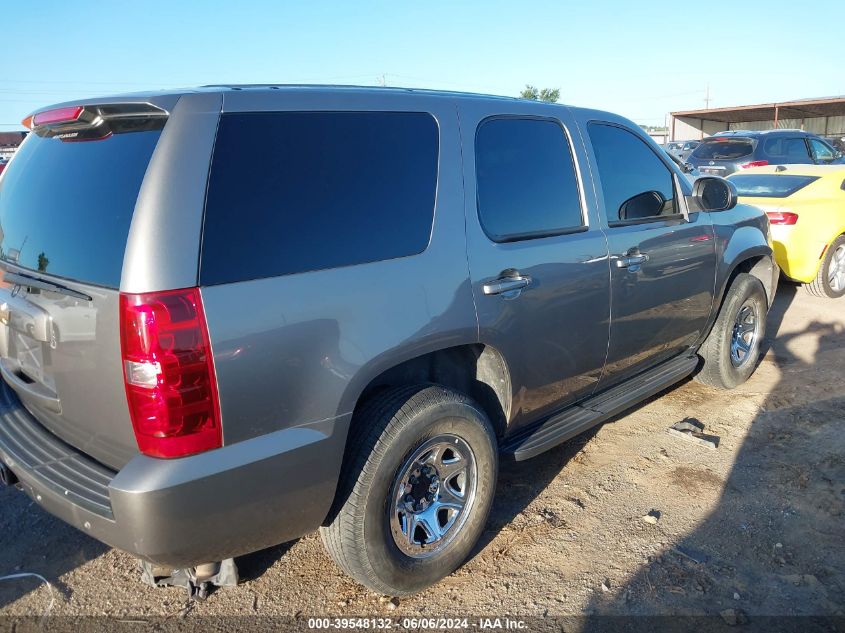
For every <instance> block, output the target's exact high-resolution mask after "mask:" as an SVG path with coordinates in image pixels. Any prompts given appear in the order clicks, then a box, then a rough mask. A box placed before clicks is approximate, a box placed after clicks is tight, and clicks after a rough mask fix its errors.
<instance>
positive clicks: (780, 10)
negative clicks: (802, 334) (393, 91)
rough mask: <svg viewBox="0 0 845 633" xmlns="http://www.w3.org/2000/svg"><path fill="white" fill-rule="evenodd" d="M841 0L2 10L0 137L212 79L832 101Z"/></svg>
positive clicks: (161, 4)
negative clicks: (80, 102)
mask: <svg viewBox="0 0 845 633" xmlns="http://www.w3.org/2000/svg"><path fill="white" fill-rule="evenodd" d="M841 12H842V4H841V0H814V1H813V2H808V3H806V4H805V3H795V2H779V1H777V0H768V1H765V2H762V1H753V0H734V1H732V2H719V1H718V0H711V1H709V2H706V1H705V2H701V1H691V2H690V1H683V0H675V1H673V2H663V1H654V2H649V1H643V0H641V1H638V2H630V1H629V2H623V1H609V0H608V1H604V2H603V1H601V0H580V1H578V2H565V1H558V2H540V1H528V0H523V1H521V2H499V1H497V0H487V1H485V2H478V1H466V2H460V1H458V0H453V1H451V2H448V1H441V0H426V1H417V2H408V1H404V0H393V1H392V2H387V1H369V0H347V1H334V2H329V1H323V2H321V1H318V0H311V1H303V2H285V1H283V0H277V1H275V2H274V1H271V0H267V1H253V0H229V1H226V2H223V1H217V0H205V1H201V0H169V1H162V0H144V1H141V2H138V1H137V0H136V1H129V0H111V1H106V0H101V1H98V0H74V2H72V3H68V2H67V1H66V0H62V1H59V0H37V1H36V2H13V1H12V0H5V1H3V2H0V20H2V23H3V25H4V28H3V29H2V32H3V35H2V38H0V131H11V130H18V129H23V128H22V127H21V126H20V123H19V122H20V120H21V119H23V118H24V116H26V115H27V114H29V113H30V112H32V111H33V110H35V109H39V108H43V107H44V106H47V105H50V104H51V103H57V102H60V101H68V100H74V99H82V98H85V97H93V96H100V95H105V94H115V93H120V92H131V91H136V90H147V89H167V88H174V87H183V86H195V85H203V84H220V83H335V84H358V85H379V84H381V83H384V84H386V85H388V86H406V87H420V88H440V89H447V90H461V91H468V92H484V93H490V94H500V95H512V96H516V95H518V94H519V92H520V90H521V89H522V88H523V87H524V86H525V84H532V85H535V86H537V87H538V88H544V87H548V88H559V89H560V93H561V98H560V101H561V102H562V103H568V104H572V105H579V106H588V107H594V108H599V109H604V110H610V111H613V112H617V113H619V114H622V115H623V116H627V117H629V118H631V119H633V120H635V121H636V122H638V123H641V124H645V125H662V124H663V123H664V121H665V117H666V113H667V112H670V111H673V110H686V109H694V108H702V107H705V96H706V92H707V90H708V87H709V95H710V99H711V100H710V103H709V105H710V107H720V106H731V105H743V104H753V103H766V102H773V101H784V100H791V99H799V98H808V97H824V96H833V95H845V46H843V41H845V28H843V22H842V20H841Z"/></svg>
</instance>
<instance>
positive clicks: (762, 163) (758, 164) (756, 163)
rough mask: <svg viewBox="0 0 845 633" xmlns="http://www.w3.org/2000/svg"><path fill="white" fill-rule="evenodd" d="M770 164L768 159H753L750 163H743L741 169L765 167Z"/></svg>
mask: <svg viewBox="0 0 845 633" xmlns="http://www.w3.org/2000/svg"><path fill="white" fill-rule="evenodd" d="M768 164H769V161H767V160H752V161H751V162H750V163H742V164H741V165H740V168H741V169H748V168H749V167H765V166H766V165H768Z"/></svg>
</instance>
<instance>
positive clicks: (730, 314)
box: [695, 273, 768, 389]
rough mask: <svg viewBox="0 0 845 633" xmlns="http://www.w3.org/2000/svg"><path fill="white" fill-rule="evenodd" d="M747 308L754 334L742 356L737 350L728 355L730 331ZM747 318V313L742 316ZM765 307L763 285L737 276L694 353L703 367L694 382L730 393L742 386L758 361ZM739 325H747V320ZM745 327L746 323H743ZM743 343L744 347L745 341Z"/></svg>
mask: <svg viewBox="0 0 845 633" xmlns="http://www.w3.org/2000/svg"><path fill="white" fill-rule="evenodd" d="M746 306H750V308H751V310H753V312H754V315H755V317H754V319H755V330H754V332H753V336H750V337H749V336H748V335H747V334H746V337H748V338H750V339H751V341H750V343H751V344H750V348H749V349H748V350H747V352H745V353H744V354H743V353H742V352H743V349H742V348H738V349H737V352H736V353H737V356H739V358H737V356H734V355H733V353H732V343H733V341H734V331H735V328H737V324H738V319H739V317H740V312H741V311H743V310H744V309H745V308H746ZM743 314H746V315H747V312H743ZM767 314H768V303H767V301H766V292H765V290H763V284H761V283H760V280H759V279H757V278H756V277H754V276H752V275H749V274H747V273H739V274H738V275H737V276H736V277H734V280H733V282H732V283H731V285H730V288H728V290H727V292H726V293H725V299H724V301H723V302H722V308H721V310H719V316H718V317H717V318H716V322H715V323H714V324H713V329H712V330H711V331H710V334H709V336H708V337H707V340H705V341H704V344H703V345H702V346H701V349H699V350H698V355H699V356H701V358H702V360H703V365H702V366H701V369H700V370H699V372H698V373H697V374H696V375H695V379H696V380H697V381H698V382H702V383H704V384H706V385H710V386H711V387H716V388H718V389H733V388H734V387H737V386H739V385H741V384H742V383H744V382H745V381H746V380H748V378H749V377H750V376H751V374H753V373H754V370H755V369H756V368H757V361H758V360H759V357H760V344H761V343H762V342H763V339H764V337H765V336H766V315H767ZM743 321H746V322H747V318H744V319H743ZM746 325H747V323H746ZM742 340H743V343H744V344H748V342H747V341H746V338H743V339H742Z"/></svg>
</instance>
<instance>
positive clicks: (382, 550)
mask: <svg viewBox="0 0 845 633" xmlns="http://www.w3.org/2000/svg"><path fill="white" fill-rule="evenodd" d="M348 446H349V454H348V455H347V456H346V459H345V461H344V467H343V473H342V475H341V482H340V485H339V488H338V495H337V499H336V501H335V507H334V508H333V510H332V513H331V515H330V516H329V520H328V522H327V525H326V526H324V527H322V528H321V529H320V533H321V536H322V538H323V543H324V544H325V546H326V549H327V550H328V552H329V554H330V555H331V557H332V558H333V559H334V561H335V562H336V563H337V564H338V565H339V566H340V567H341V568H342V569H343V570H344V571H345V572H346V573H348V574H349V575H350V576H352V577H353V578H354V579H355V580H357V581H358V582H360V583H361V584H363V585H365V586H367V587H369V588H370V589H373V590H374V591H377V592H379V593H383V594H387V595H392V596H401V595H406V594H410V593H414V592H417V591H420V590H422V589H425V588H426V587H428V586H430V585H432V584H434V583H435V582H437V581H438V580H440V579H441V578H443V577H444V576H446V575H448V574H450V573H451V572H453V571H454V570H455V569H456V568H457V567H458V566H459V565H460V564H461V563H463V561H464V560H465V559H466V557H467V556H468V555H469V554H470V552H471V551H472V548H473V547H474V546H475V544H476V542H477V541H478V538H479V536H480V535H481V532H482V530H483V529H484V524H485V523H486V521H487V515H488V513H489V511H490V506H491V504H492V500H493V493H494V491H495V488H496V475H497V470H498V461H497V447H496V436H495V433H494V431H493V427H492V425H491V424H490V421H489V420H488V419H487V416H486V415H485V414H484V412H483V411H482V410H481V408H480V407H478V405H477V404H475V403H474V402H473V401H472V400H471V399H469V398H468V397H466V396H464V395H463V394H460V393H457V392H455V391H452V390H450V389H446V388H444V387H440V386H437V385H417V386H411V387H400V388H398V389H394V390H391V391H388V392H385V393H383V394H381V395H379V396H376V397H375V398H374V399H372V400H371V401H370V402H368V403H367V404H366V405H365V406H364V407H363V408H362V409H361V411H360V412H359V413H356V418H355V420H354V422H353V428H352V431H351V434H350V438H349V441H348Z"/></svg>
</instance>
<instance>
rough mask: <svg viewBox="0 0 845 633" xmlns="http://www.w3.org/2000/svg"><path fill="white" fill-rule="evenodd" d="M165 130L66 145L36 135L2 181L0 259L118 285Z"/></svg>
mask: <svg viewBox="0 0 845 633" xmlns="http://www.w3.org/2000/svg"><path fill="white" fill-rule="evenodd" d="M160 135H161V130H160V129H158V130H147V131H138V132H126V133H115V134H113V135H112V136H110V137H109V138H105V139H102V140H96V141H88V142H67V141H63V140H62V139H60V138H46V137H40V136H37V135H36V134H34V133H33V134H30V135H29V138H28V139H27V140H26V141H25V142H24V143H23V144H22V145H21V147H20V149H19V150H18V153H17V154H16V156H15V160H13V161H10V162H9V165H8V166H7V167H6V169H5V170H4V173H3V178H2V180H0V259H3V260H4V261H6V262H11V263H13V264H16V265H18V266H22V267H24V268H28V269H30V270H33V271H39V272H42V273H48V274H50V275H55V276H57V277H64V278H68V279H73V280H76V281H81V282H85V283H90V284H94V285H98V286H105V287H109V288H117V287H118V286H119V285H120V273H121V269H122V268H123V252H124V250H125V248H126V238H127V236H128V234H129V224H130V222H131V221H132V213H133V212H134V210H135V201H136V200H137V198H138V191H139V190H140V188H141V182H142V181H143V179H144V174H145V173H146V170H147V165H148V164H149V162H150V157H151V156H152V153H153V150H154V149H155V146H156V143H157V142H158V139H159V136H160Z"/></svg>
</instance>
